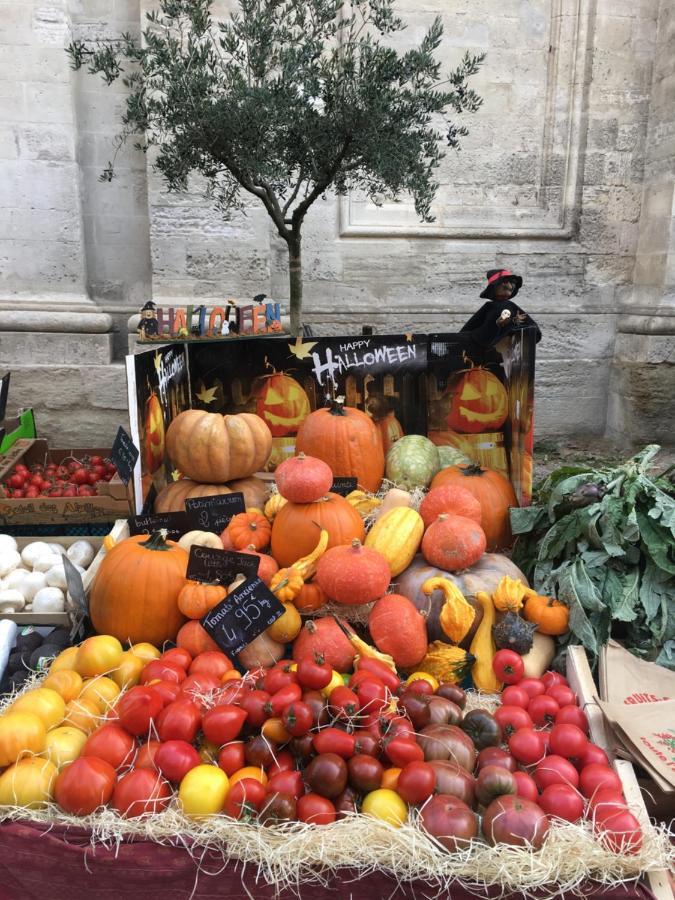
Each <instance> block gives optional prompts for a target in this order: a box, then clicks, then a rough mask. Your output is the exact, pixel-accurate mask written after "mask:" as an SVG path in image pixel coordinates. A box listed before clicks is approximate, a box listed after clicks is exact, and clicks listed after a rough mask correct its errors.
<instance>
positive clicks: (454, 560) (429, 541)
mask: <svg viewBox="0 0 675 900" xmlns="http://www.w3.org/2000/svg"><path fill="white" fill-rule="evenodd" d="M485 545H486V540H485V532H484V531H483V529H482V528H481V527H480V525H479V524H478V523H477V522H474V520H473V519H467V518H466V516H453V515H449V514H445V513H444V514H443V515H441V516H439V517H438V518H437V519H436V521H435V522H434V523H433V524H432V525H430V526H429V527H428V528H427V530H426V532H425V535H424V537H423V538H422V556H423V557H424V558H425V559H426V561H427V562H428V563H429V565H430V566H438V568H439V569H445V571H446V572H459V571H461V570H462V569H468V568H469V566H472V565H473V564H474V563H477V562H478V560H479V559H480V558H481V556H482V555H483V554H484V553H485Z"/></svg>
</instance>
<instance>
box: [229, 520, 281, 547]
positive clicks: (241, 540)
mask: <svg viewBox="0 0 675 900" xmlns="http://www.w3.org/2000/svg"><path fill="white" fill-rule="evenodd" d="M227 533H228V534H229V536H230V539H231V541H232V543H233V544H234V548H235V550H245V549H246V547H251V546H252V547H255V549H256V550H263V549H264V548H265V547H267V546H268V545H269V542H270V537H271V536H272V526H271V525H270V523H269V522H268V521H267V519H266V518H265V516H264V515H262V514H261V513H257V512H243V513H239V514H238V515H236V516H234V517H233V518H232V519H231V521H230V524H229V525H228V526H227Z"/></svg>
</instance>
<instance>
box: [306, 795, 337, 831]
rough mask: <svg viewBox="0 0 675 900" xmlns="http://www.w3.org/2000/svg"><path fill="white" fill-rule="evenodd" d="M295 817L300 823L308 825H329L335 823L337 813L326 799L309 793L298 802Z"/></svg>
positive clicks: (333, 805)
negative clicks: (296, 816)
mask: <svg viewBox="0 0 675 900" xmlns="http://www.w3.org/2000/svg"><path fill="white" fill-rule="evenodd" d="M297 815H298V819H299V820H300V821H301V822H308V823H309V824H310V825H330V824H332V823H333V822H334V821H335V819H336V815H337V812H336V809H335V804H333V803H332V802H331V801H330V800H329V799H328V797H322V796H321V794H314V793H309V794H305V795H304V797H300V799H299V800H298V804H297Z"/></svg>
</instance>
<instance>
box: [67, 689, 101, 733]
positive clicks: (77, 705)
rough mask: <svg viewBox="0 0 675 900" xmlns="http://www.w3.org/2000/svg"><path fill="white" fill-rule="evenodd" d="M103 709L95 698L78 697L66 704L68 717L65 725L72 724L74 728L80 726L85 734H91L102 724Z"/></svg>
mask: <svg viewBox="0 0 675 900" xmlns="http://www.w3.org/2000/svg"><path fill="white" fill-rule="evenodd" d="M100 719H101V710H100V709H99V707H98V703H95V702H94V701H93V700H87V699H86V698H84V699H82V698H81V697H76V698H75V700H71V701H70V703H69V704H68V705H67V706H66V717H65V719H64V725H72V727H73V728H79V729H80V731H84V733H85V734H89V733H90V732H92V731H93V730H94V728H97V727H98V725H99V724H100Z"/></svg>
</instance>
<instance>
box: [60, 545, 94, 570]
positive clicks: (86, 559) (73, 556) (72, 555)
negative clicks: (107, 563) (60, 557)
mask: <svg viewBox="0 0 675 900" xmlns="http://www.w3.org/2000/svg"><path fill="white" fill-rule="evenodd" d="M94 555H95V553H94V548H93V547H92V545H91V544H90V543H89V541H75V543H74V544H71V545H70V547H68V549H67V550H66V556H67V557H68V559H69V560H70V561H71V563H75V564H76V565H78V566H83V567H84V568H85V569H86V568H87V566H90V565H91V564H92V561H93V559H94Z"/></svg>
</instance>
